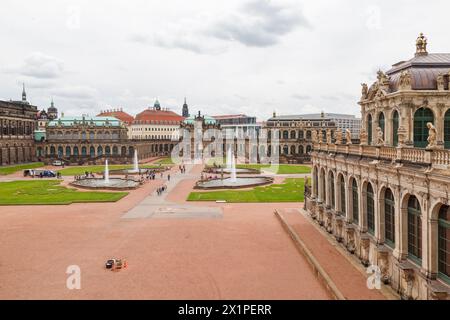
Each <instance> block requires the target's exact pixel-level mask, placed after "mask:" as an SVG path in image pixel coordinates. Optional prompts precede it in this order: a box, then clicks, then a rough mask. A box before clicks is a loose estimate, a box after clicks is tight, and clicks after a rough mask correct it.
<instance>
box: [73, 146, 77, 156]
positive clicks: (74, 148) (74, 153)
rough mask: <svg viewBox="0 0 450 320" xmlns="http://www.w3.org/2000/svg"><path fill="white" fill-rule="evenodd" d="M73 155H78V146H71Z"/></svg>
mask: <svg viewBox="0 0 450 320" xmlns="http://www.w3.org/2000/svg"><path fill="white" fill-rule="evenodd" d="M73 155H74V156H78V147H73Z"/></svg>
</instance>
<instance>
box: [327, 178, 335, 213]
mask: <svg viewBox="0 0 450 320" xmlns="http://www.w3.org/2000/svg"><path fill="white" fill-rule="evenodd" d="M328 185H329V186H330V202H331V208H332V209H333V210H334V208H336V195H335V192H334V174H333V171H330V173H329V174H328Z"/></svg>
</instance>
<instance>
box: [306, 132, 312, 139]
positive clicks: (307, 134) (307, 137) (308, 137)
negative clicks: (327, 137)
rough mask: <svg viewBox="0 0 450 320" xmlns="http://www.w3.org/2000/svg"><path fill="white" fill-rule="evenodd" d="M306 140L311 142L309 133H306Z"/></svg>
mask: <svg viewBox="0 0 450 320" xmlns="http://www.w3.org/2000/svg"><path fill="white" fill-rule="evenodd" d="M306 140H311V131H310V130H308V131H306Z"/></svg>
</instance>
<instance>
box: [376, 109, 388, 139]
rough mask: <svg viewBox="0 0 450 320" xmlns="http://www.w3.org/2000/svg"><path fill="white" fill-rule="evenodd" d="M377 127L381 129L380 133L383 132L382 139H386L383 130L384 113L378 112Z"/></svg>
mask: <svg viewBox="0 0 450 320" xmlns="http://www.w3.org/2000/svg"><path fill="white" fill-rule="evenodd" d="M378 126H379V127H380V128H381V132H383V139H385V138H386V131H385V130H384V129H385V127H386V125H385V118H384V113H383V112H380V115H379V116H378Z"/></svg>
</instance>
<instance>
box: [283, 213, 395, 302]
mask: <svg viewBox="0 0 450 320" xmlns="http://www.w3.org/2000/svg"><path fill="white" fill-rule="evenodd" d="M277 215H278V218H279V220H280V222H281V223H282V224H284V227H285V229H290V230H291V231H293V233H294V237H298V239H300V241H301V245H300V246H304V247H306V252H305V250H301V251H302V253H303V254H304V255H305V256H306V258H307V260H309V262H310V264H311V263H312V261H313V262H315V263H317V264H318V268H317V265H316V266H314V265H313V268H314V269H315V271H316V273H320V272H322V274H319V278H321V280H322V282H323V283H324V284H325V286H328V289H329V291H330V292H331V293H332V294H334V296H336V295H339V294H341V297H343V298H344V299H349V300H384V299H388V298H395V297H394V296H390V295H388V297H386V296H385V295H384V294H383V293H382V292H381V291H380V290H376V289H375V290H370V289H369V288H368V287H367V285H366V281H367V277H365V276H364V274H362V273H361V271H359V270H358V269H357V268H356V267H355V266H354V265H353V264H352V263H351V262H350V261H349V260H348V259H347V258H346V257H344V256H343V255H342V253H340V252H339V251H338V249H337V248H336V247H335V246H333V244H332V243H331V242H330V241H329V240H328V239H327V238H326V236H325V235H323V234H321V233H320V231H319V230H317V228H316V227H315V226H314V225H312V223H311V222H310V221H308V219H307V218H306V217H304V216H303V214H302V213H300V210H299V209H292V210H279V211H278V213H277ZM291 237H292V235H291ZM294 237H292V238H294ZM293 240H294V242H295V239H293ZM296 245H297V246H299V244H298V243H296ZM318 269H319V270H318ZM333 287H334V288H335V290H333ZM333 291H334V292H333ZM336 298H339V297H336Z"/></svg>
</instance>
